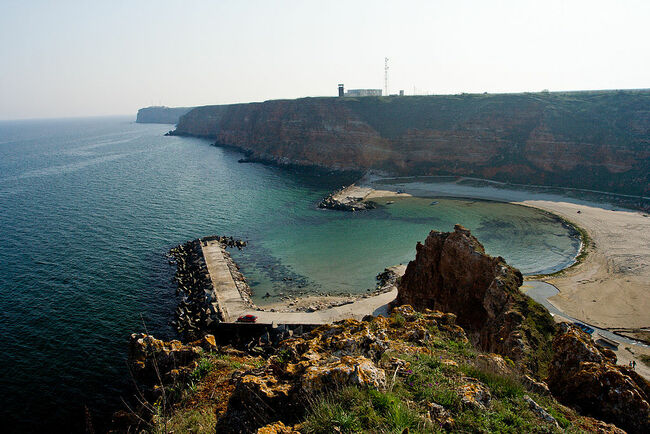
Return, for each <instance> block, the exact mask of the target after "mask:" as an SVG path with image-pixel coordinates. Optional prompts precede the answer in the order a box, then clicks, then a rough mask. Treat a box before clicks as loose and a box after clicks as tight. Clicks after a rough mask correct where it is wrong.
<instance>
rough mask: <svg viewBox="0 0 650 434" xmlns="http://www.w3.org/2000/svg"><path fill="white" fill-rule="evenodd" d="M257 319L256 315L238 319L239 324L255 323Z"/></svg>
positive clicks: (243, 316)
mask: <svg viewBox="0 0 650 434" xmlns="http://www.w3.org/2000/svg"><path fill="white" fill-rule="evenodd" d="M255 321H257V317H256V316H255V315H242V316H240V317H239V318H237V322H255Z"/></svg>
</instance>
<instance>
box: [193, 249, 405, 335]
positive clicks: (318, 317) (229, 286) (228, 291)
mask: <svg viewBox="0 0 650 434" xmlns="http://www.w3.org/2000/svg"><path fill="white" fill-rule="evenodd" d="M201 249H202V250H203V257H204V258H205V263H206V265H207V268H208V272H209V273H210V279H211V280H212V287H213V288H214V295H213V300H214V304H216V306H215V308H217V309H218V310H219V311H220V312H221V316H222V318H223V319H224V322H226V323H234V322H236V321H237V318H239V316H241V315H246V314H251V315H256V316H257V323H258V324H269V325H272V324H275V325H279V324H296V325H298V324H304V325H318V324H327V323H331V322H334V321H338V320H342V319H346V318H355V319H359V320H360V319H362V318H363V317H364V316H366V315H375V316H376V315H387V314H388V305H389V303H390V302H392V301H393V300H395V297H397V288H395V289H393V290H392V291H389V292H385V293H383V294H378V295H375V296H372V297H368V298H361V299H359V300H357V301H355V302H353V303H350V304H346V305H342V306H336V307H332V308H329V309H322V310H318V311H315V312H265V311H258V310H257V308H256V307H250V306H249V305H248V304H247V303H246V302H245V301H244V299H243V298H242V296H241V294H240V292H239V289H237V285H236V284H235V280H234V279H233V276H232V274H231V272H230V268H228V263H227V262H226V259H225V258H224V251H223V247H222V246H221V244H220V243H219V241H216V240H213V241H205V242H201Z"/></svg>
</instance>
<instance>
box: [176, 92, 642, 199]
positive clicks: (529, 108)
mask: <svg viewBox="0 0 650 434" xmlns="http://www.w3.org/2000/svg"><path fill="white" fill-rule="evenodd" d="M175 133H176V134H187V135H194V136H202V137H209V138H212V139H215V140H216V142H217V144H219V145H227V146H233V147H236V148H238V149H241V150H243V151H245V152H247V153H248V154H249V156H250V157H251V158H252V159H259V160H264V161H271V162H275V163H277V164H297V165H310V166H311V165H313V166H322V167H326V168H330V169H349V170H366V169H379V170H384V171H387V172H389V173H392V174H397V175H462V176H477V177H483V178H488V179H494V180H500V181H508V182H516V183H522V184H541V185H559V186H566V187H574V188H588V189H596V190H604V191H612V192H619V193H628V194H634V195H638V194H644V195H647V194H649V193H650V186H649V184H650V146H648V145H650V91H648V90H639V91H616V92H614V91H612V92H605V91H602V92H570V93H526V94H507V95H506V94H502V95H441V96H412V97H388V98H386V97H383V98H382V97H365V98H302V99H296V100H276V101H266V102H263V103H251V104H233V105H223V106H205V107H197V108H195V109H193V110H191V111H190V112H188V113H187V114H186V115H184V116H182V117H181V119H180V120H179V123H178V126H177V129H176V131H175Z"/></svg>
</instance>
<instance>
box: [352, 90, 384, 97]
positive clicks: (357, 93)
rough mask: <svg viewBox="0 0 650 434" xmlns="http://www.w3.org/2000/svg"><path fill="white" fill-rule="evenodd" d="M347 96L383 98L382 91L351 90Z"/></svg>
mask: <svg viewBox="0 0 650 434" xmlns="http://www.w3.org/2000/svg"><path fill="white" fill-rule="evenodd" d="M345 96H350V97H357V96H381V89H350V90H348V91H346V92H345Z"/></svg>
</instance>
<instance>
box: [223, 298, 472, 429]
mask: <svg viewBox="0 0 650 434" xmlns="http://www.w3.org/2000/svg"><path fill="white" fill-rule="evenodd" d="M397 314H399V315H400V317H401V318H402V319H403V320H404V323H403V324H401V325H400V327H399V328H396V327H392V326H391V320H390V319H388V318H384V317H378V318H372V319H369V320H368V321H356V320H353V319H349V320H344V321H339V322H337V323H335V324H332V325H324V326H321V327H319V328H317V329H315V330H314V331H312V332H311V333H309V334H307V335H304V336H303V337H298V338H292V339H288V340H286V341H284V342H283V343H282V344H281V345H280V347H279V348H278V351H277V354H276V355H275V356H272V357H271V358H270V360H269V363H268V364H267V365H266V366H264V367H262V368H260V369H258V370H254V371H249V372H246V373H243V374H242V375H240V376H238V377H237V378H236V380H235V382H236V385H235V391H234V392H233V394H232V397H231V398H230V402H229V404H228V412H227V413H226V417H224V418H222V419H221V420H220V422H219V426H218V431H219V430H220V429H221V430H223V431H224V432H229V431H230V430H232V429H234V427H237V432H252V431H254V430H255V429H256V428H258V427H260V426H264V425H266V424H268V423H271V422H272V421H277V420H278V419H280V420H282V421H284V422H285V423H296V422H297V421H298V420H299V419H300V418H301V417H302V416H304V414H305V410H306V408H307V407H308V406H309V402H310V400H313V399H314V397H316V396H318V395H319V394H321V393H324V392H326V391H328V390H338V389H340V388H342V387H345V386H350V385H352V386H360V387H365V388H372V389H380V390H381V389H383V388H384V387H385V386H386V381H387V378H386V377H387V373H386V371H385V370H384V367H385V366H386V365H383V364H381V363H379V362H380V360H381V359H382V356H383V355H384V353H386V352H387V351H388V350H391V351H397V352H399V351H404V352H407V353H409V352H410V353H413V352H418V351H426V350H425V349H423V348H420V347H418V344H425V343H426V342H427V341H428V340H429V339H430V337H431V331H430V330H431V328H432V327H437V328H439V329H440V330H441V331H442V332H443V333H447V334H450V335H452V336H455V337H456V338H457V339H460V340H461V341H463V340H464V341H467V338H466V337H465V333H464V332H463V330H462V329H461V328H460V327H458V326H457V325H455V316H454V315H451V314H443V313H440V312H432V311H428V312H425V313H424V314H422V315H416V313H415V311H413V309H412V308H411V307H409V306H404V307H400V308H397ZM398 339H399V340H398ZM411 342H412V343H413V345H409V343H411ZM396 366H398V367H399V366H404V365H403V364H402V365H400V364H399V363H398V364H397V365H396Z"/></svg>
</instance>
